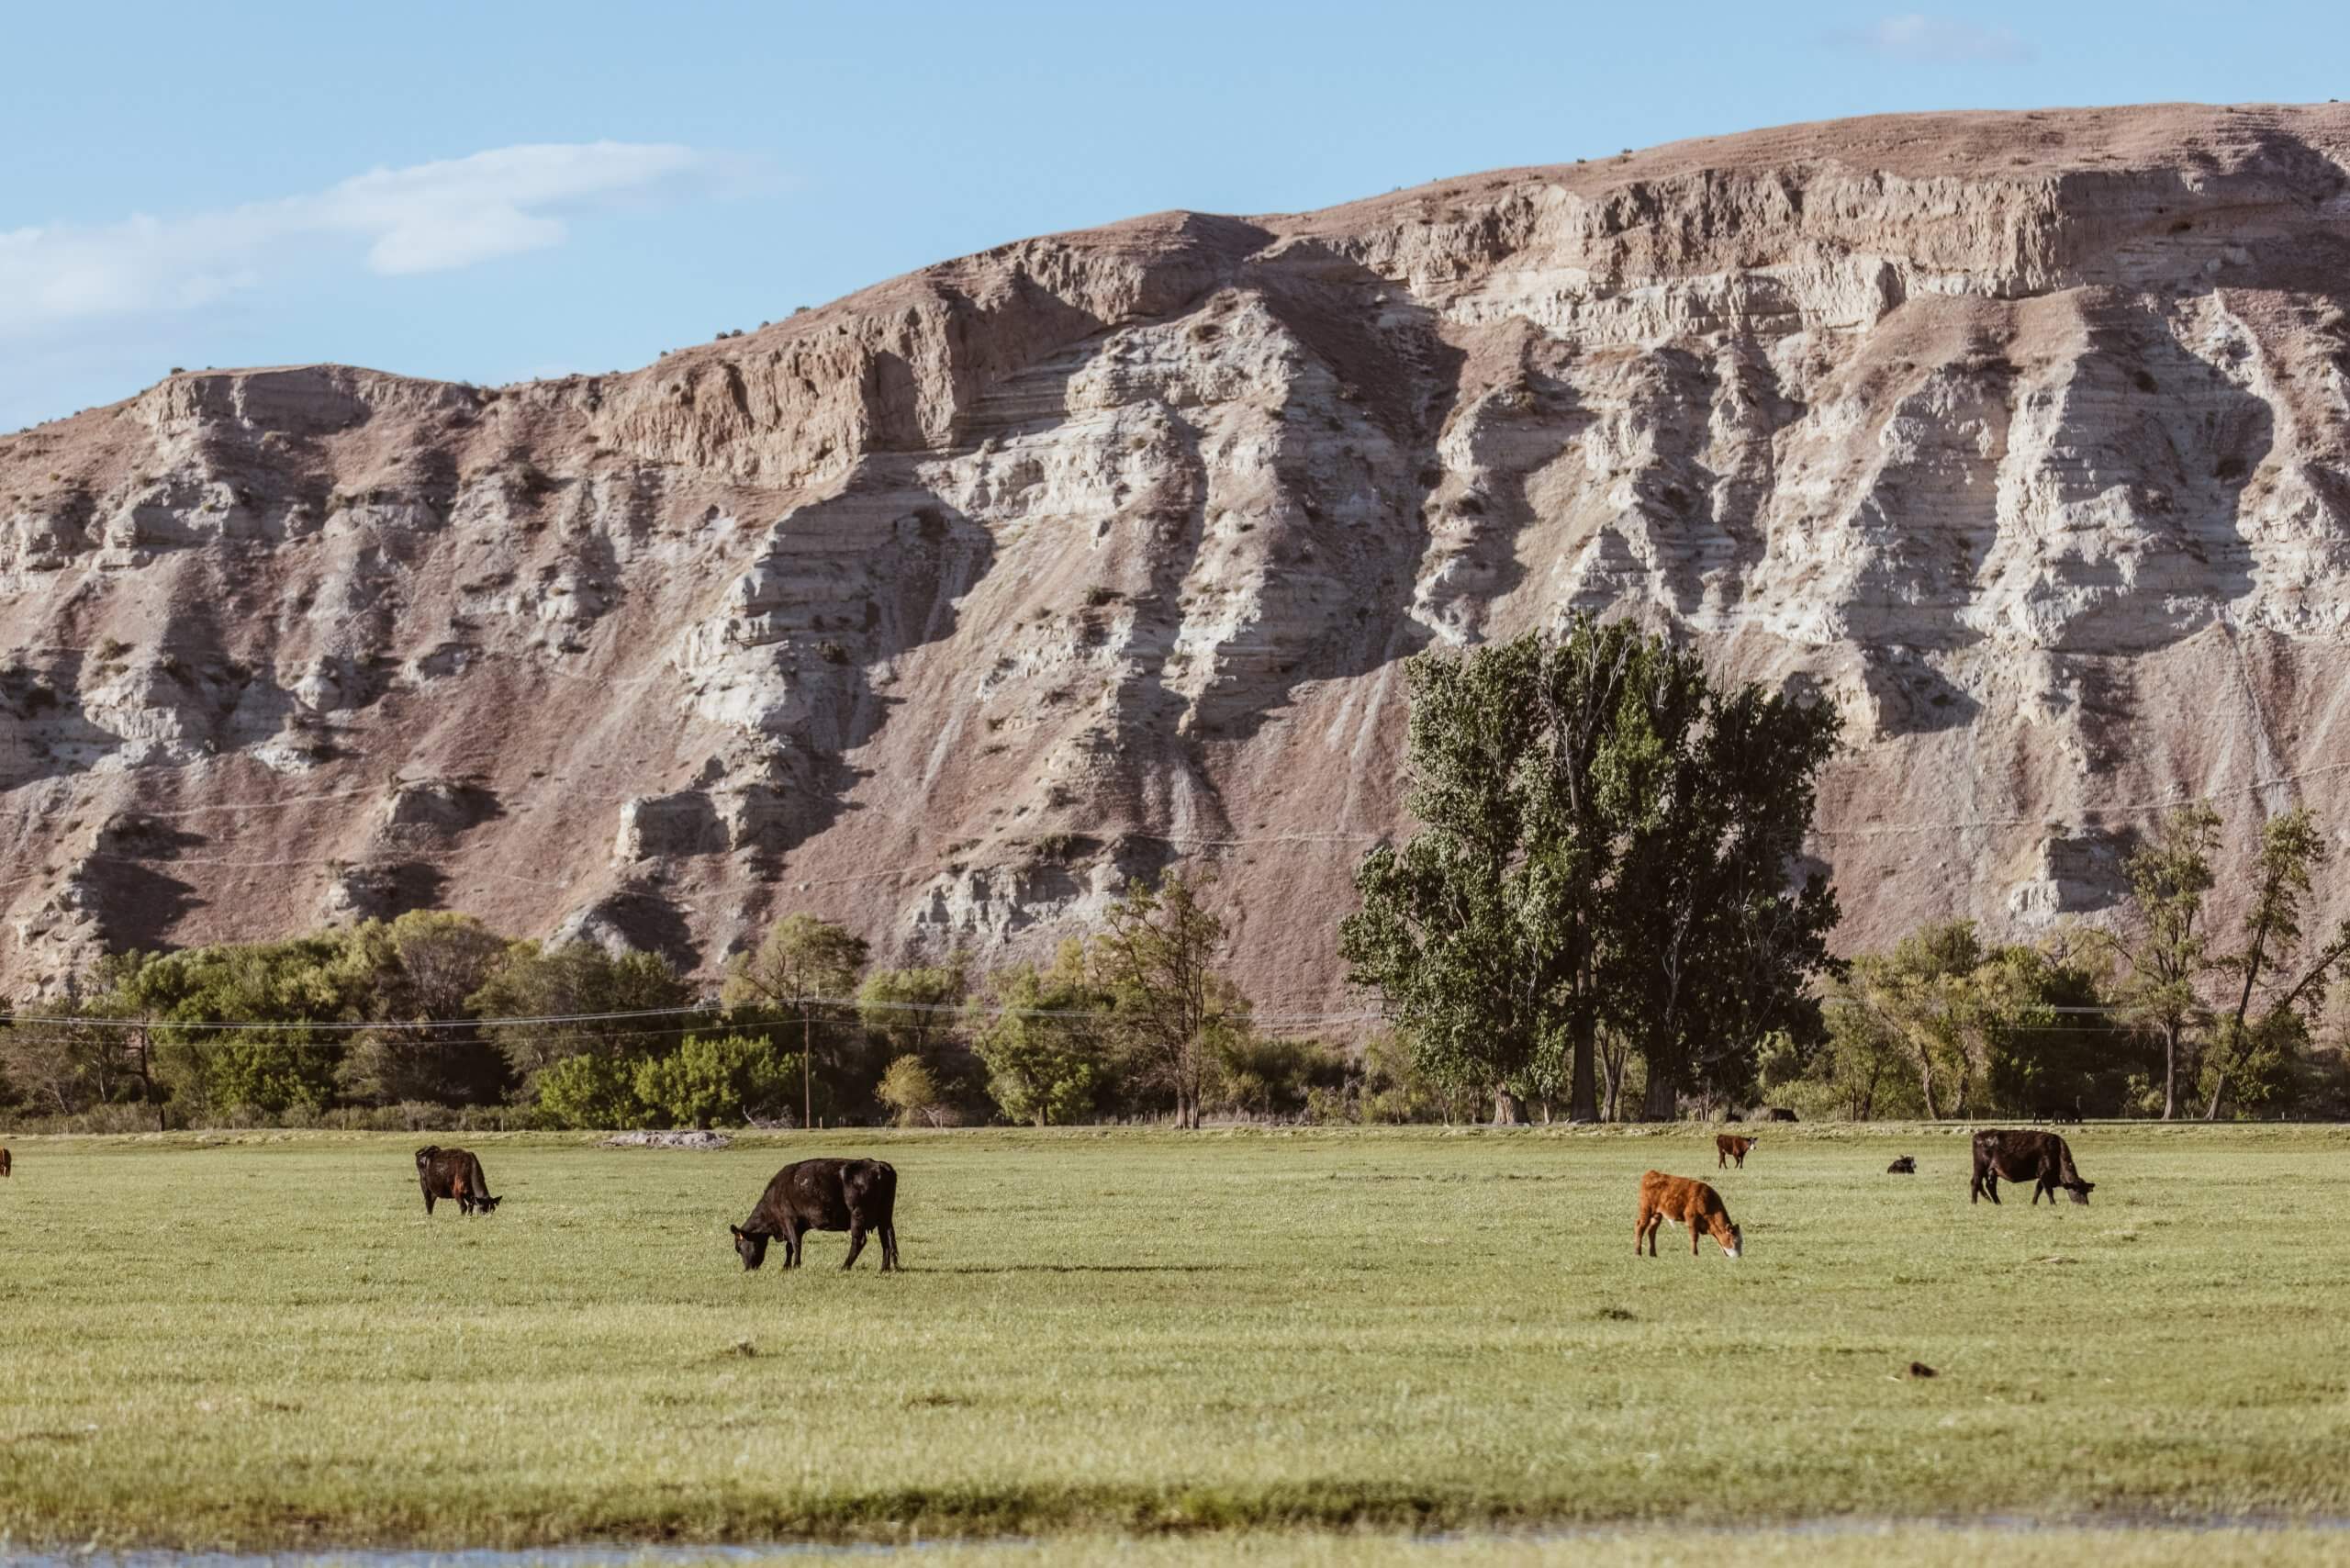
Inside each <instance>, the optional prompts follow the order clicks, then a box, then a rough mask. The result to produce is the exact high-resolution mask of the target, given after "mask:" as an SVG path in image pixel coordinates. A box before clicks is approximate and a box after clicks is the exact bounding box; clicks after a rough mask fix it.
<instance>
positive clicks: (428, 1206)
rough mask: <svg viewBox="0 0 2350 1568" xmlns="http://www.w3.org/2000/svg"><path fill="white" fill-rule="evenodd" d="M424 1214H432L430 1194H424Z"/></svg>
mask: <svg viewBox="0 0 2350 1568" xmlns="http://www.w3.org/2000/svg"><path fill="white" fill-rule="evenodd" d="M424 1212H425V1213H426V1214H427V1215H431V1213H432V1194H431V1193H425V1194H424Z"/></svg>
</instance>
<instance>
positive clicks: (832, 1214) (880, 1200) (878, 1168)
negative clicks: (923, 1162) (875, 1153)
mask: <svg viewBox="0 0 2350 1568" xmlns="http://www.w3.org/2000/svg"><path fill="white" fill-rule="evenodd" d="M897 1207H898V1173H897V1171H895V1170H892V1169H890V1167H889V1166H888V1165H886V1164H884V1163H883V1162H882V1161H880V1160H878V1159H803V1160H801V1161H800V1162H799V1163H798V1164H796V1165H787V1166H785V1167H784V1168H783V1169H782V1170H778V1171H777V1172H776V1173H775V1180H774V1181H772V1182H768V1183H767V1191H766V1192H765V1193H761V1194H760V1195H759V1205H758V1207H756V1208H755V1209H753V1210H752V1211H751V1217H750V1218H749V1219H746V1220H744V1222H743V1223H742V1224H740V1225H734V1226H727V1228H728V1229H729V1230H732V1231H733V1233H734V1250H735V1252H736V1253H737V1254H738V1255H739V1256H740V1257H741V1258H742V1260H743V1267H744V1268H745V1269H755V1268H757V1267H758V1266H759V1265H760V1264H762V1263H764V1262H766V1261H767V1243H768V1242H769V1241H770V1240H773V1239H775V1238H778V1237H780V1238H782V1239H783V1266H784V1267H785V1268H787V1269H790V1268H796V1267H798V1266H799V1263H800V1239H801V1238H803V1237H805V1236H806V1235H807V1234H808V1233H809V1232H810V1231H811V1230H845V1231H847V1232H848V1258H847V1260H845V1262H843V1263H842V1264H841V1267H842V1268H844V1269H853V1268H855V1267H856V1255H857V1254H858V1253H859V1252H862V1251H863V1250H865V1238H866V1235H867V1232H871V1233H872V1234H874V1235H877V1236H878V1237H879V1238H881V1271H882V1272H883V1273H885V1274H886V1273H888V1272H889V1271H890V1270H892V1269H894V1268H896V1267H897V1266H898V1226H897V1220H896V1217H895V1216H896V1212H897Z"/></svg>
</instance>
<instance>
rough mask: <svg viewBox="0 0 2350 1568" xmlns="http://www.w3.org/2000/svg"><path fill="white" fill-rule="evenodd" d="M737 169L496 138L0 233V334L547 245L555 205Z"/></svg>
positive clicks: (611, 199) (668, 153) (616, 199)
mask: <svg viewBox="0 0 2350 1568" xmlns="http://www.w3.org/2000/svg"><path fill="white" fill-rule="evenodd" d="M742 173H744V170H743V167H742V165H741V164H739V163H738V162H734V161H732V160H728V159H725V158H722V157H719V156H716V155H713V154H711V153H707V152H700V151H696V150H694V149H692V148H690V147H675V146H663V145H646V144H641V143H630V142H619V141H596V142H584V143H577V144H571V145H549V146H525V147H500V148H496V149H493V150H492V151H487V152H476V153H475V154H474V155H473V156H471V157H469V158H456V159H451V160H448V161H445V162H437V163H418V164H414V165H411V166H410V167H408V168H405V169H376V170H374V171H371V172H370V173H367V174H361V175H358V176H356V177H355V178H353V179H348V180H344V181H342V182H341V184H339V185H331V186H330V187H328V188H327V189H325V190H323V191H319V192H317V193H314V194H312V195H308V196H290V197H287V198H285V199H284V200H281V201H271V202H255V203H252V204H250V205H247V206H244V207H229V208H224V209H221V210H219V211H215V212H199V213H195V214H191V215H189V216H186V217H183V218H151V217H146V216H143V215H141V216H137V217H132V218H126V219H124V220H123V221H121V222H119V223H110V224H101V225H76V224H48V225H43V226H40V227H37V228H29V229H16V230H0V332H11V331H13V332H25V331H30V330H38V329H40V328H43V327H51V326H57V325H62V324H66V323H71V322H77V321H87V320H90V319H94V318H100V317H108V316H125V315H133V314H140V313H149V312H158V311H173V310H185V309H190V308H196V307H199V306H203V305H207V304H210V303H212V302H214V301H216V300H218V299H220V298H223V297H226V296H228V295H230V294H234V293H236V292H238V291H240V290H243V289H250V288H253V287H256V286H260V285H262V284H263V283H265V282H267V281H268V280H269V279H270V278H272V277H274V276H280V275H283V274H285V273H286V272H288V271H290V270H292V269H293V268H295V267H297V266H298V265H301V264H304V263H308V262H312V261H315V260H317V259H319V257H321V256H331V255H334V254H336V253H338V252H343V251H349V250H353V249H357V248H360V247H364V257H365V264H366V265H367V267H368V268H369V269H370V270H372V271H374V272H376V273H380V274H389V275H397V274H412V273H430V272H445V271H449V270H451V269H453V268H456V267H465V266H472V265H474V264H476V263H480V262H486V261H491V260H494V259H496V258H498V257H499V256H510V255H515V254H518V253H520V252H525V251H537V250H544V249H546V248H547V247H549V246H552V245H559V244H561V243H562V242H563V241H564V239H565V234H566V230H565V221H564V220H565V218H568V217H573V216H576V215H578V214H581V213H587V212H598V211H606V210H610V209H611V208H614V207H622V206H626V205H630V204H643V203H646V202H650V201H655V200H660V199H664V198H672V197H675V196H679V195H681V194H685V193H686V192H688V191H689V190H691V189H693V188H695V187H705V188H708V187H718V186H722V185H726V184H728V183H730V182H731V181H732V180H733V178H734V177H736V176H738V175H740V174H742Z"/></svg>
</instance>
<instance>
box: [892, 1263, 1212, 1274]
mask: <svg viewBox="0 0 2350 1568" xmlns="http://www.w3.org/2000/svg"><path fill="white" fill-rule="evenodd" d="M1237 1268H1238V1266H1237V1264H1232V1263H972V1264H966V1265H962V1266H960V1267H957V1268H952V1269H924V1270H923V1273H926V1274H1229V1273H1233V1272H1236V1271H1237Z"/></svg>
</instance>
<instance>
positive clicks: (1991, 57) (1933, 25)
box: [1838, 11, 2031, 65]
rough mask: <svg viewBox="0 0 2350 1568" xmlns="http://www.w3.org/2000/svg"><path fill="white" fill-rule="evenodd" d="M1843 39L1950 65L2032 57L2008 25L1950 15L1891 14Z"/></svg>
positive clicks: (1894, 56) (1890, 54)
mask: <svg viewBox="0 0 2350 1568" xmlns="http://www.w3.org/2000/svg"><path fill="white" fill-rule="evenodd" d="M1838 39H1839V41H1841V42H1842V43H1844V44H1846V45H1848V46H1851V47H1853V48H1858V49H1863V50H1867V51H1868V52H1870V53H1872V54H1877V55H1883V56H1884V57H1885V58H1886V59H1888V60H1913V61H1924V62H1930V63H1933V64H1941V65H1949V64H1961V63H1977V62H1985V61H2020V60H2029V59H2031V50H2030V49H2029V48H2028V47H2026V46H2025V44H2024V41H2023V40H2022V39H2020V38H2018V37H2017V36H2016V35H2015V33H2014V32H2013V31H2012V30H2011V29H2009V28H1986V27H1982V26H1978V25H1977V24H1975V23H1973V22H1959V21H1953V20H1951V19H1950V18H1949V17H1927V16H1920V15H1919V14H1918V13H1917V12H1914V11H1913V12H1910V13H1909V14H1908V15H1907V16H1900V17H1886V18H1885V19H1884V20H1883V21H1880V22H1875V23H1873V24H1871V25H1870V26H1868V27H1865V28H1861V29H1859V30H1858V31H1856V32H1849V33H1841V34H1839V35H1838Z"/></svg>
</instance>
